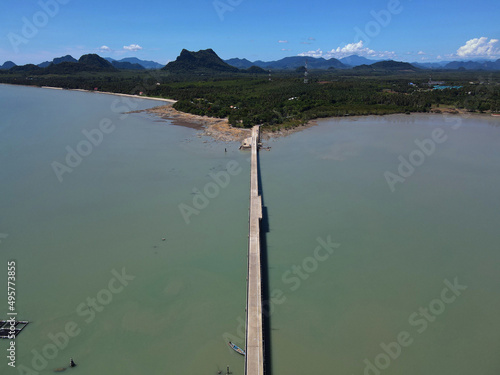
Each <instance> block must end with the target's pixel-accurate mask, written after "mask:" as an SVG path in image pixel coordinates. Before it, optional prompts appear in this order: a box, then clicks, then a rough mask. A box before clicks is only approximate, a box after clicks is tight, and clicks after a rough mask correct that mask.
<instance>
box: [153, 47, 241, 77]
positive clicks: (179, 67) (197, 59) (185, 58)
mask: <svg viewBox="0 0 500 375" xmlns="http://www.w3.org/2000/svg"><path fill="white" fill-rule="evenodd" d="M162 70H166V71H168V72H170V73H189V74H210V73H236V72H238V71H239V69H238V68H235V67H234V66H231V65H229V64H227V63H226V62H224V61H223V60H222V59H221V58H220V57H219V56H217V54H216V53H215V52H214V51H213V50H212V49H205V50H201V51H198V52H192V51H188V50H186V49H183V50H182V52H181V54H180V55H179V56H178V57H177V59H176V60H175V61H171V62H169V63H168V64H167V65H166V66H165V67H164V68H162Z"/></svg>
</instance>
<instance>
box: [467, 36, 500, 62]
mask: <svg viewBox="0 0 500 375" xmlns="http://www.w3.org/2000/svg"><path fill="white" fill-rule="evenodd" d="M497 43H498V39H490V40H489V41H488V38H487V37H485V36H483V37H481V38H474V39H471V40H468V41H467V42H466V43H465V45H463V46H462V47H460V48H459V49H458V50H457V55H458V56H460V57H495V56H499V55H500V49H499V48H498V47H496V44H497Z"/></svg>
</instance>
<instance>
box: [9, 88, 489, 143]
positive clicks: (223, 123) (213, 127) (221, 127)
mask: <svg viewBox="0 0 500 375" xmlns="http://www.w3.org/2000/svg"><path fill="white" fill-rule="evenodd" d="M0 84H2V85H9V86H25V87H35V88H43V89H50V90H68V91H78V92H85V93H97V94H103V95H115V96H122V97H129V98H135V99H145V100H156V101H161V102H166V103H168V104H165V105H160V106H156V107H152V108H148V109H143V110H138V111H131V112H128V113H144V112H146V113H150V114H153V115H155V116H157V117H159V118H161V119H165V120H170V121H172V124H173V125H177V126H184V127H188V128H192V129H197V130H203V132H202V135H203V136H207V137H211V138H213V139H214V140H215V141H222V142H242V141H243V140H244V139H245V138H248V137H250V136H251V134H252V131H251V129H244V128H235V127H233V126H231V125H230V124H229V122H228V119H227V118H215V117H208V116H199V115H193V114H191V113H186V112H181V111H178V110H176V109H175V108H173V107H172V104H174V103H176V102H177V100H173V99H164V98H155V97H149V96H140V95H131V94H121V93H113V92H106V91H92V90H84V89H63V88H61V87H52V86H41V87H40V86H32V85H17V84H9V83H0ZM403 114H404V113H391V114H383V115H364V116H363V115H356V116H338V117H325V118H317V119H313V120H309V121H308V122H307V123H305V124H303V125H299V126H296V127H294V128H286V129H281V130H277V131H270V130H267V129H262V138H263V139H264V140H269V139H273V138H281V137H287V136H289V135H292V134H294V133H298V132H301V131H303V130H306V129H308V128H311V127H313V126H316V125H318V122H319V121H325V120H331V119H353V120H355V119H357V118H365V117H368V116H380V117H386V116H393V115H403ZM412 115H413V116H414V115H424V116H429V115H434V116H457V117H463V116H465V117H470V116H481V117H496V116H493V115H492V113H476V112H467V111H466V110H465V109H457V108H439V107H438V108H432V109H431V111H430V112H415V113H411V114H409V115H407V116H412Z"/></svg>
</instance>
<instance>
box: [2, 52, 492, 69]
mask: <svg viewBox="0 0 500 375" xmlns="http://www.w3.org/2000/svg"><path fill="white" fill-rule="evenodd" d="M89 56H92V57H90V58H89ZM82 58H83V61H82ZM306 62H307V67H308V68H309V69H311V70H314V69H318V70H326V69H352V68H358V69H356V70H359V69H361V70H365V71H369V70H371V71H381V70H385V71H388V70H398V71H415V70H418V69H434V70H500V59H498V60H496V61H491V60H476V61H441V62H433V63H423V62H413V63H398V64H395V65H394V64H392V65H391V64H382V65H376V64H378V63H381V62H383V61H380V60H370V59H367V58H366V57H362V56H358V55H351V56H348V57H344V58H341V59H335V58H331V59H324V58H321V57H320V58H315V57H307V56H291V57H285V58H283V59H280V60H276V61H261V60H257V61H253V62H252V61H249V60H247V59H240V58H232V59H228V60H222V59H221V58H220V57H219V56H218V55H217V54H216V53H215V52H214V51H213V50H212V49H206V50H201V51H198V52H192V51H188V50H185V49H184V50H182V52H181V53H180V55H179V56H178V57H177V59H176V60H175V61H172V62H170V63H168V64H167V65H166V66H163V65H162V64H160V63H157V62H155V61H148V60H140V59H138V58H137V57H126V58H123V59H121V60H115V59H113V58H111V57H106V58H102V57H100V56H98V55H95V54H89V55H83V56H82V57H81V58H80V59H79V60H76V59H75V58H73V57H72V56H71V55H66V56H62V57H58V58H55V59H53V60H52V61H45V62H43V63H40V64H38V65H33V64H28V65H24V66H22V67H17V66H16V64H15V63H13V62H12V61H6V62H5V63H4V64H3V65H0V70H8V69H13V71H31V70H37V68H38V69H40V68H43V69H47V71H48V72H51V73H54V74H57V72H64V73H69V72H72V71H74V72H78V71H89V70H93V69H94V70H95V71H115V70H144V69H163V70H166V71H170V72H172V73H194V74H204V73H210V72H214V73H217V72H218V73H231V72H233V73H234V72H238V71H243V72H250V73H264V72H266V71H268V70H296V69H298V68H301V67H304V66H305V64H306ZM401 64H406V65H401ZM359 67H361V68H359ZM368 67H371V68H368Z"/></svg>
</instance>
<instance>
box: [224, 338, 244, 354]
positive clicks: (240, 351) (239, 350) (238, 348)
mask: <svg viewBox="0 0 500 375" xmlns="http://www.w3.org/2000/svg"><path fill="white" fill-rule="evenodd" d="M227 344H228V345H229V346H230V347H231V349H233V350H234V351H235V352H236V353H239V354H241V355H245V351H244V350H243V349H241V348H240V347H239V346H238V345H236V344H233V343H232V342H231V341H229V342H228V343H227Z"/></svg>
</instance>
